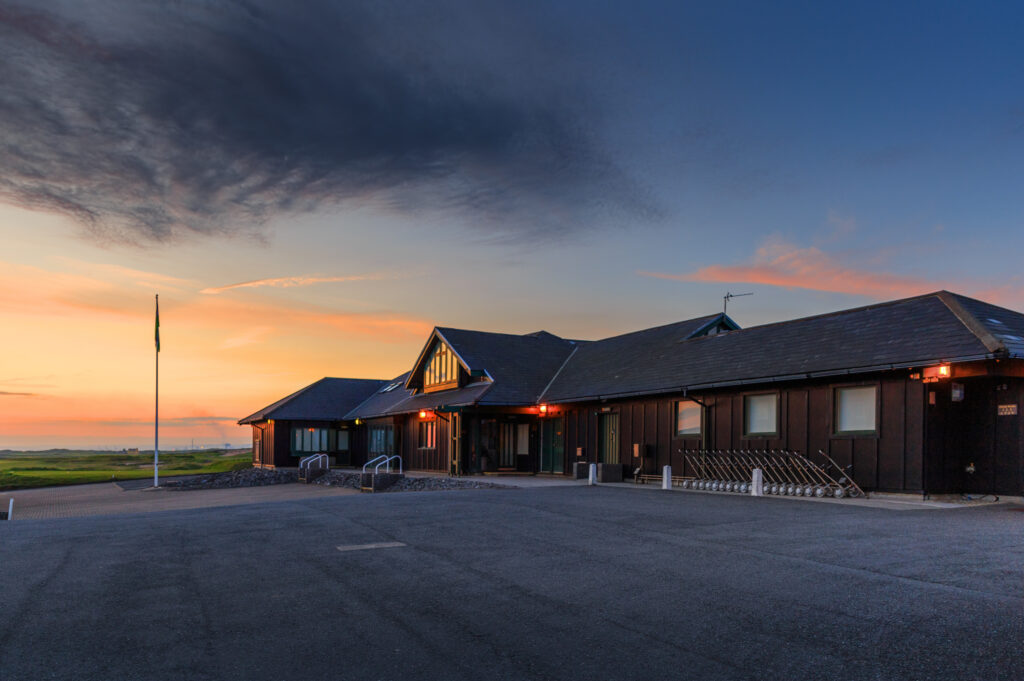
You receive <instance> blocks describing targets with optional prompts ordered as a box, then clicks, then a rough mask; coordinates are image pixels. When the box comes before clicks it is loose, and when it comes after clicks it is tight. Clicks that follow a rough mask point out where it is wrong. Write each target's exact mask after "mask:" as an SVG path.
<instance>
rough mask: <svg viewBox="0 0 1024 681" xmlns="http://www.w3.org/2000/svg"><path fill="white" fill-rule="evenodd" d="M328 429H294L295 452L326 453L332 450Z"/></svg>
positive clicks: (293, 448) (293, 449)
mask: <svg viewBox="0 0 1024 681" xmlns="http://www.w3.org/2000/svg"><path fill="white" fill-rule="evenodd" d="M328 433H330V431H329V430H328V429H327V428H292V442H293V443H294V445H293V446H292V451H293V452H326V451H328V450H329V449H330V446H329V441H330V438H329V436H328Z"/></svg>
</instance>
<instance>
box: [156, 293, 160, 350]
mask: <svg viewBox="0 0 1024 681" xmlns="http://www.w3.org/2000/svg"><path fill="white" fill-rule="evenodd" d="M156 351H157V352H160V296H159V295H158V296H157V297H156Z"/></svg>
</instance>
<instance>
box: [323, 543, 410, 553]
mask: <svg viewBox="0 0 1024 681" xmlns="http://www.w3.org/2000/svg"><path fill="white" fill-rule="evenodd" d="M399 546H405V544H403V543H402V542H400V541H383V542H379V543H377V544H345V545H344V546H339V547H338V550H339V551H366V550H369V549H394V548H398V547H399Z"/></svg>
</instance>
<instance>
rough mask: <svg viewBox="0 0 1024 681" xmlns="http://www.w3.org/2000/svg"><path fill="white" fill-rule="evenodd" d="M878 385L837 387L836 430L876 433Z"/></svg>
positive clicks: (839, 431)
mask: <svg viewBox="0 0 1024 681" xmlns="http://www.w3.org/2000/svg"><path fill="white" fill-rule="evenodd" d="M877 405H878V386H874V385H858V386H850V387H845V388H836V389H835V424H836V428H835V431H836V433H837V434H840V433H874V432H876V431H877V430H878V422H877V421H878V409H877Z"/></svg>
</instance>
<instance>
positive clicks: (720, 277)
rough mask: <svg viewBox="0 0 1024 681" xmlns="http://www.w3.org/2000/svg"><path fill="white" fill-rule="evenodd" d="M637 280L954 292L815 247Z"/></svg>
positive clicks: (892, 293)
mask: <svg viewBox="0 0 1024 681" xmlns="http://www.w3.org/2000/svg"><path fill="white" fill-rule="evenodd" d="M638 274H640V275H642V276H646V277H656V278H659V279H673V280H676V281H693V282H721V283H745V284H763V285H767V286H782V287H786V288H802V289H809V290H813V291H828V292H833V293H849V294H852V295H861V296H868V297H871V298H879V299H883V298H900V297H908V296H914V295H918V294H921V293H927V292H929V291H935V290H939V289H942V288H947V287H950V282H940V281H936V280H932V279H926V278H921V277H913V276H905V275H898V274H890V273H886V272H879V271H873V270H867V269H861V268H858V267H855V266H849V265H846V264H844V263H843V262H841V260H840V259H839V258H837V257H835V256H833V255H830V254H828V253H826V252H825V251H822V250H821V249H820V248H818V247H816V246H811V247H807V248H800V247H798V246H795V245H793V244H788V243H784V242H774V243H769V244H766V245H764V246H761V247H760V248H758V249H757V252H756V253H755V254H754V257H753V258H752V259H751V260H750V261H749V262H746V263H741V264H737V265H708V266H707V267H702V268H700V269H698V270H697V271H695V272H689V273H684V274H671V273H665V272H638ZM971 288H975V287H973V286H972V287H971Z"/></svg>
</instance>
